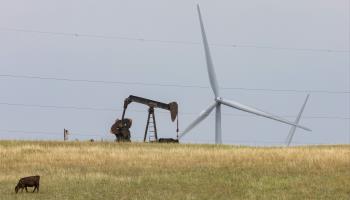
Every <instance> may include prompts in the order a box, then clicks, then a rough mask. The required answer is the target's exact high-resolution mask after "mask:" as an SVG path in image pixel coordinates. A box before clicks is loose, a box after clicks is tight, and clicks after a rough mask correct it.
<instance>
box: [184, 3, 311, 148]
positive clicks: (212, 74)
mask: <svg viewBox="0 0 350 200" xmlns="http://www.w3.org/2000/svg"><path fill="white" fill-rule="evenodd" d="M197 11H198V17H199V23H200V27H201V31H202V39H203V46H204V54H205V58H206V63H207V70H208V75H209V81H210V86H211V88H212V90H213V93H214V97H215V98H214V102H213V103H212V104H210V105H209V106H208V108H206V109H205V110H203V111H202V112H201V113H200V114H199V116H198V117H197V118H196V119H195V120H194V121H193V122H192V123H191V124H190V125H189V126H188V127H187V128H186V129H185V130H184V131H183V132H182V133H181V134H180V135H179V139H180V138H181V137H183V136H184V135H185V134H186V133H188V132H189V131H190V130H191V129H193V128H194V127H195V126H196V125H198V124H199V123H200V122H201V121H203V120H204V119H205V118H206V117H207V116H208V115H209V114H210V113H211V112H212V111H213V110H214V108H215V122H216V123H215V143H216V144H221V143H222V137H221V104H223V105H226V106H229V107H232V108H235V109H238V110H241V111H244V112H248V113H252V114H255V115H258V116H261V117H266V118H269V119H273V120H276V121H279V122H282V123H285V124H289V125H292V126H295V127H298V128H302V129H304V130H307V131H311V130H310V129H309V128H306V127H304V126H301V125H298V124H295V123H292V122H289V121H287V120H285V119H282V118H281V117H278V116H275V115H272V114H269V113H267V112H264V111H261V110H259V109H256V108H253V107H250V106H246V105H243V104H241V103H239V102H236V101H232V100H228V99H225V98H222V97H221V96H220V90H219V84H218V82H217V79H216V74H215V70H214V65H213V61H212V59H211V55H210V50H209V44H208V41H207V36H206V34H205V30H204V24H203V20H202V15H201V11H200V8H199V4H197Z"/></svg>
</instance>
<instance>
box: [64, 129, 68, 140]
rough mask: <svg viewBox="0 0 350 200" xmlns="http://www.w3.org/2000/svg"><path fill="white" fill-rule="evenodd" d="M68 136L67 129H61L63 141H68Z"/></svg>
mask: <svg viewBox="0 0 350 200" xmlns="http://www.w3.org/2000/svg"><path fill="white" fill-rule="evenodd" d="M68 135H69V132H68V130H67V129H63V141H67V140H68Z"/></svg>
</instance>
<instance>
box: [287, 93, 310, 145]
mask: <svg viewBox="0 0 350 200" xmlns="http://www.w3.org/2000/svg"><path fill="white" fill-rule="evenodd" d="M309 96H310V95H309V94H308V95H307V96H306V99H305V101H304V104H303V106H302V107H301V109H300V111H299V114H298V116H297V118H296V119H295V121H294V123H295V124H299V121H300V118H301V115H302V114H303V112H304V108H305V105H306V103H307V100H308V99H309ZM296 128H297V127H296V126H292V128H291V129H290V131H289V134H288V136H287V138H286V145H287V147H289V145H290V143H291V142H292V139H293V136H294V133H295V130H296Z"/></svg>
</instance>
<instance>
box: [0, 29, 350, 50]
mask: <svg viewBox="0 0 350 200" xmlns="http://www.w3.org/2000/svg"><path fill="white" fill-rule="evenodd" d="M0 31H7V32H22V33H36V34H45V35H56V36H68V37H85V38H96V39H108V40H129V41H137V42H152V43H165V44H181V45H201V43H200V42H193V41H176V40H160V39H145V38H135V37H125V36H112V35H100V34H86V33H71V32H53V31H40V30H28V29H15V28H0ZM210 45H211V46H218V47H229V48H255V49H270V50H282V51H308V52H324V53H348V52H350V51H349V50H342V49H327V48H323V49H321V48H294V47H275V46H264V45H247V44H227V43H226V44H223V43H222V44H210Z"/></svg>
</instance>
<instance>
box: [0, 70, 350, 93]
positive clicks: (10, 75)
mask: <svg viewBox="0 0 350 200" xmlns="http://www.w3.org/2000/svg"><path fill="white" fill-rule="evenodd" d="M0 77H2V78H22V79H37V80H50V81H66V82H84V83H98V84H115V85H137V86H149V87H176V88H197V89H209V87H208V86H202V85H181V84H159V83H147V82H126V81H104V80H91V79H70V78H57V77H44V76H28V75H14V74H0ZM220 89H222V90H243V91H267V92H283V93H286V92H290V93H319V94H350V91H336V90H296V89H273V88H246V87H220Z"/></svg>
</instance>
